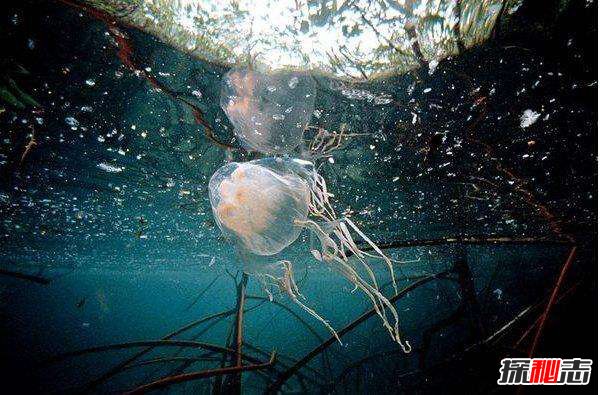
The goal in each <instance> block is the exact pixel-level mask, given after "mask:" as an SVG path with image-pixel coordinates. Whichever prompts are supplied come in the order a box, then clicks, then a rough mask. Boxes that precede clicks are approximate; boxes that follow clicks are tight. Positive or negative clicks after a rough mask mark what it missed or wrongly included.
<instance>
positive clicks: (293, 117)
mask: <svg viewBox="0 0 600 395" xmlns="http://www.w3.org/2000/svg"><path fill="white" fill-rule="evenodd" d="M314 101H315V82H314V80H313V79H312V78H311V77H310V76H309V75H308V74H304V73H297V72H285V73H284V72H281V73H276V74H262V73H260V72H258V71H255V70H252V69H233V70H230V71H229V72H228V73H227V74H226V75H225V77H224V78H223V85H222V89H221V107H222V108H223V110H224V111H225V113H226V114H227V117H228V118H229V120H230V121H231V123H232V125H233V126H234V134H235V135H236V136H237V137H238V138H239V139H240V141H241V142H242V144H243V145H244V146H245V147H246V148H249V149H253V150H256V151H260V152H264V153H267V154H282V153H287V152H290V151H292V150H294V149H295V148H296V147H298V146H299V145H300V144H301V143H302V134H303V132H304V129H305V128H306V126H307V125H308V122H309V121H310V117H311V115H312V112H313V110H314Z"/></svg>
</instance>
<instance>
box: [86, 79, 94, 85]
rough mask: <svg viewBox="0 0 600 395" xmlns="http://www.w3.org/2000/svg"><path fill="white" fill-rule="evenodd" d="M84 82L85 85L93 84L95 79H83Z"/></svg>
mask: <svg viewBox="0 0 600 395" xmlns="http://www.w3.org/2000/svg"><path fill="white" fill-rule="evenodd" d="M85 84H86V85H87V86H94V85H96V81H94V80H92V79H89V80H85Z"/></svg>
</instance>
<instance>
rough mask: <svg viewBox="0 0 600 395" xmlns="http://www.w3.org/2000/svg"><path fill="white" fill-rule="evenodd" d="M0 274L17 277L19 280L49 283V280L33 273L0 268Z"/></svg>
mask: <svg viewBox="0 0 600 395" xmlns="http://www.w3.org/2000/svg"><path fill="white" fill-rule="evenodd" d="M0 276H7V277H12V278H18V279H19V280H25V281H30V282H32V283H37V284H42V285H48V284H50V280H49V279H47V278H44V277H40V276H35V275H33V274H25V273H19V272H13V271H10V270H4V269H0Z"/></svg>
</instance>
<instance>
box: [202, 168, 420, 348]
mask: <svg viewBox="0 0 600 395" xmlns="http://www.w3.org/2000/svg"><path fill="white" fill-rule="evenodd" d="M331 196H332V195H331V194H330V193H329V192H328V189H327V185H326V183H325V180H324V179H323V177H322V176H320V175H319V174H318V173H317V171H316V170H315V167H314V165H313V163H312V162H309V161H306V160H301V159H292V158H263V159H258V160H253V161H250V162H244V163H236V162H232V163H229V164H226V165H224V166H223V167H221V168H220V169H218V170H217V171H216V172H215V174H214V175H213V176H212V178H211V180H210V182H209V197H210V202H211V206H212V210H213V214H214V218H215V221H216V223H217V225H218V226H219V228H220V229H221V231H222V233H223V235H224V236H225V237H226V238H227V239H229V240H230V241H231V242H232V243H233V244H234V245H235V246H236V247H237V250H238V251H239V252H240V253H241V254H240V255H241V256H242V257H245V260H247V261H249V262H250V261H255V262H254V264H252V263H250V265H251V266H252V269H251V271H252V274H255V275H257V276H259V280H260V281H261V283H263V288H264V289H265V290H266V291H267V292H268V293H269V296H270V297H271V298H272V294H271V293H270V291H269V290H268V289H269V287H268V285H269V284H272V285H275V286H277V287H278V288H279V289H281V290H283V291H284V292H285V293H286V294H287V295H288V296H289V297H290V299H291V300H292V301H293V302H294V303H296V304H297V305H299V306H300V307H301V308H302V309H304V310H305V311H306V312H308V313H309V314H310V315H311V316H313V317H314V318H316V319H317V320H319V321H320V322H322V323H323V324H324V325H325V326H326V327H327V329H329V330H330V331H331V332H332V333H333V335H334V336H335V337H336V338H337V340H338V341H340V339H339V337H338V335H337V333H336V331H335V329H334V328H333V327H332V326H331V325H330V324H329V322H328V321H327V320H325V319H324V318H322V317H321V316H320V315H319V314H318V313H317V312H316V311H314V310H313V309H311V308H310V307H308V306H307V305H306V304H305V303H304V302H303V301H302V300H303V299H304V297H303V296H302V294H301V293H300V290H299V288H298V285H297V284H296V281H295V278H294V264H293V263H292V262H291V261H290V260H287V259H280V258H281V255H282V253H283V252H284V250H285V249H286V247H288V246H290V245H291V244H292V243H293V242H294V241H295V240H296V239H297V238H298V237H299V235H300V233H301V232H302V230H303V229H308V230H309V231H310V232H312V234H313V235H314V236H316V237H315V239H316V240H318V243H317V246H315V247H314V248H311V251H310V252H311V253H312V255H313V257H314V258H315V259H317V260H318V261H320V262H322V263H324V264H328V265H330V266H331V267H332V268H333V269H334V270H335V271H337V272H338V273H340V274H341V275H342V276H343V277H345V278H346V279H347V280H348V281H350V283H352V284H353V285H354V290H357V289H358V290H360V291H362V292H363V293H364V294H365V295H366V296H367V297H368V298H369V299H370V301H371V302H372V304H373V306H374V309H375V312H376V313H377V315H378V316H379V317H380V318H381V322H382V324H383V326H384V327H385V328H386V329H387V331H388V332H389V334H390V336H391V337H392V339H393V340H394V341H396V342H397V343H398V344H400V345H401V346H402V348H403V350H404V351H405V352H410V349H411V347H410V344H409V342H408V341H406V340H405V339H403V336H402V335H401V333H400V330H399V316H398V313H397V311H396V309H395V307H394V306H393V304H392V303H391V302H390V301H389V300H388V299H387V297H386V296H384V295H383V293H382V292H381V290H380V288H379V285H378V282H377V279H376V277H375V274H374V272H373V269H372V268H371V267H370V265H369V261H370V260H372V259H376V260H378V261H381V262H383V263H384V264H385V265H386V266H387V269H388V270H389V272H390V275H391V279H392V284H393V286H394V289H396V290H397V288H396V281H395V276H394V270H393V267H392V260H391V259H390V258H388V257H387V256H386V255H385V254H384V253H383V252H382V251H381V249H379V248H378V247H377V245H376V244H375V243H373V241H371V240H370V239H369V238H368V237H367V235H365V234H364V233H363V232H362V231H361V230H360V228H359V227H358V226H357V225H356V224H355V223H354V222H353V221H352V220H351V219H349V218H345V217H343V218H340V217H338V216H337V214H336V213H335V211H334V209H333V207H332V205H331V202H330V200H329V199H330V197H331ZM356 238H359V239H360V240H362V241H363V242H365V243H367V244H368V245H369V246H370V249H371V250H372V252H366V251H363V250H361V249H360V248H359V246H358V245H357V243H356V242H355V239H356ZM264 257H274V258H275V259H276V262H275V263H274V264H265V265H264V267H261V262H264V260H262V259H260V258H264ZM273 266H274V267H275V268H277V269H279V270H273ZM245 270H247V268H245ZM247 271H248V270H247ZM340 343H341V341H340Z"/></svg>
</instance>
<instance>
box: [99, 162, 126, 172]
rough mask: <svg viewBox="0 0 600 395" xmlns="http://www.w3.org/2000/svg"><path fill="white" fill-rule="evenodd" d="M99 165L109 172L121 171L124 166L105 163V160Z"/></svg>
mask: <svg viewBox="0 0 600 395" xmlns="http://www.w3.org/2000/svg"><path fill="white" fill-rule="evenodd" d="M98 167H99V168H100V169H101V170H104V171H105V172H107V173H120V172H122V171H123V167H120V166H113V165H111V164H109V163H104V162H102V163H98Z"/></svg>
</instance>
